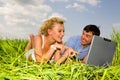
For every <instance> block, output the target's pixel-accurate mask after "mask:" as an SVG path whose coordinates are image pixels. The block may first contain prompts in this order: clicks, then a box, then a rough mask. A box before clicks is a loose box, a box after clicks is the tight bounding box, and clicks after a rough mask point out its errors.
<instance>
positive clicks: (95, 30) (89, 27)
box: [83, 24, 100, 36]
mask: <svg viewBox="0 0 120 80" xmlns="http://www.w3.org/2000/svg"><path fill="white" fill-rule="evenodd" d="M83 30H84V31H86V32H92V33H93V35H97V36H99V35H100V30H99V27H97V26H96V25H93V24H89V25H87V26H85V27H84V29H83Z"/></svg>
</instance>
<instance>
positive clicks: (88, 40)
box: [81, 31, 93, 46]
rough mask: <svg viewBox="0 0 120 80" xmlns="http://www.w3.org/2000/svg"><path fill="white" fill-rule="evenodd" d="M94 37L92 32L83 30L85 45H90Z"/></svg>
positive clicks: (83, 43) (82, 41) (83, 42)
mask: <svg viewBox="0 0 120 80" xmlns="http://www.w3.org/2000/svg"><path fill="white" fill-rule="evenodd" d="M92 38H93V33H92V32H86V31H83V33H82V36H81V44H82V45H83V46H87V45H90V43H91V41H92Z"/></svg>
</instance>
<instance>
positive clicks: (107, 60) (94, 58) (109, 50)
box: [86, 36, 117, 66]
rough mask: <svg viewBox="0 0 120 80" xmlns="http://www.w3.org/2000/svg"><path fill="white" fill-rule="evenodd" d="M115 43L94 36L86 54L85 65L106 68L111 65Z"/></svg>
mask: <svg viewBox="0 0 120 80" xmlns="http://www.w3.org/2000/svg"><path fill="white" fill-rule="evenodd" d="M116 46H117V43H116V42H113V41H111V40H109V39H107V38H103V37H99V36H94V37H93V40H92V42H91V45H90V49H89V52H88V57H87V61H86V64H88V65H91V66H106V65H107V66H108V65H110V64H111V63H112V60H113V57H114V53H115V50H116Z"/></svg>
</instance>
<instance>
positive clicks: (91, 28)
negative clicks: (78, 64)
mask: <svg viewBox="0 0 120 80" xmlns="http://www.w3.org/2000/svg"><path fill="white" fill-rule="evenodd" d="M94 35H97V36H99V35H100V30H99V28H98V27H97V26H96V25H93V24H89V25H87V26H85V27H84V29H83V32H82V35H81V36H80V35H77V36H72V37H70V38H69V39H68V40H67V42H66V46H68V47H71V48H73V49H74V50H75V51H77V52H79V53H80V54H77V55H76V57H75V58H77V59H79V60H82V62H83V63H84V62H85V61H86V58H87V54H88V51H89V48H90V44H91V41H92V38H93V36H94Z"/></svg>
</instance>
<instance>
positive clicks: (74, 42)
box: [66, 35, 90, 59]
mask: <svg viewBox="0 0 120 80" xmlns="http://www.w3.org/2000/svg"><path fill="white" fill-rule="evenodd" d="M80 42H81V37H80V36H79V35H77V36H72V37H70V38H69V39H68V40H67V42H66V46H68V47H71V48H73V49H74V50H75V51H77V52H80V54H77V55H76V58H78V59H83V58H84V57H85V56H86V55H87V54H88V51H89V48H90V46H87V47H86V48H84V49H83V46H82V44H81V43H80Z"/></svg>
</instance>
